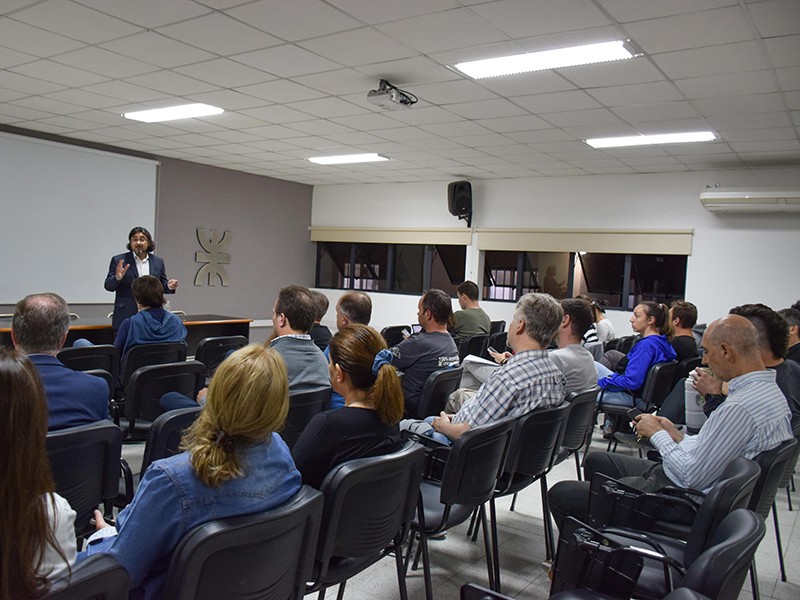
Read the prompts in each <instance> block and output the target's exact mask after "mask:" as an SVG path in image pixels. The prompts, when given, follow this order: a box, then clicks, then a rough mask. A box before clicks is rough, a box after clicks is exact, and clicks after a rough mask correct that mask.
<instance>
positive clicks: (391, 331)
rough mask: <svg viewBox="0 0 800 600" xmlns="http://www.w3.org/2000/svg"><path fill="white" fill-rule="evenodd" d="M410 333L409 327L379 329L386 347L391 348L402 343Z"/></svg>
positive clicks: (391, 326) (392, 326)
mask: <svg viewBox="0 0 800 600" xmlns="http://www.w3.org/2000/svg"><path fill="white" fill-rule="evenodd" d="M411 331H412V328H411V325H389V326H388V327H384V328H383V329H381V335H382V336H383V339H384V340H386V345H387V346H389V348H391V347H392V346H397V344H399V343H400V342H402V341H403V340H404V339H406V338H405V336H406V335H409V334H410V333H411Z"/></svg>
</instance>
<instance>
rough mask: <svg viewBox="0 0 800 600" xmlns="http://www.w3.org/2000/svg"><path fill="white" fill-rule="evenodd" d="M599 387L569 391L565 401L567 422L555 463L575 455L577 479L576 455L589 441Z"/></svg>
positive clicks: (578, 460)
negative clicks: (567, 403) (582, 390)
mask: <svg viewBox="0 0 800 600" xmlns="http://www.w3.org/2000/svg"><path fill="white" fill-rule="evenodd" d="M598 393H600V388H592V389H591V390H587V391H585V392H570V393H569V394H567V398H566V400H567V402H569V405H570V409H569V415H567V422H566V425H565V426H564V437H563V439H562V440H561V447H560V448H559V449H558V453H557V454H556V458H555V464H556V465H558V464H561V463H562V462H564V461H565V460H567V459H568V458H569V457H570V455H572V456H574V457H575V469H576V470H577V472H578V481H581V479H582V474H581V461H580V458H579V457H578V455H579V454H580V451H581V450H582V449H583V447H584V446H585V445H588V444H589V443H590V442H591V435H592V429H593V428H594V419H595V416H594V415H595V408H596V406H597V394H598Z"/></svg>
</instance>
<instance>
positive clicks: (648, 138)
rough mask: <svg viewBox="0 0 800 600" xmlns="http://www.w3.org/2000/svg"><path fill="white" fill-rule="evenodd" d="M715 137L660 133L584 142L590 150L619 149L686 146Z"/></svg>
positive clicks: (694, 132)
mask: <svg viewBox="0 0 800 600" xmlns="http://www.w3.org/2000/svg"><path fill="white" fill-rule="evenodd" d="M715 139H717V136H716V135H714V134H713V133H712V132H710V131H689V132H687V133H662V134H658V135H629V136H624V137H612V138H593V139H590V140H586V143H587V144H589V145H590V146H591V147H592V148H619V147H623V146H652V145H653V144H686V143H689V142H713V141H714V140H715Z"/></svg>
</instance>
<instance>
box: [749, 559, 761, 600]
mask: <svg viewBox="0 0 800 600" xmlns="http://www.w3.org/2000/svg"><path fill="white" fill-rule="evenodd" d="M750 589H751V590H752V593H753V600H761V592H760V591H759V589H758V572H757V571H756V558H755V556H754V557H753V562H751V563H750Z"/></svg>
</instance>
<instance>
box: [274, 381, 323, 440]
mask: <svg viewBox="0 0 800 600" xmlns="http://www.w3.org/2000/svg"><path fill="white" fill-rule="evenodd" d="M330 401H331V388H329V387H323V388H318V389H315V390H309V391H307V392H297V393H294V394H289V414H288V415H287V417H286V423H284V425H283V430H281V432H280V434H281V437H282V438H283V441H284V442H286V445H287V446H289V448H292V447H294V444H295V442H296V441H297V439H298V438H299V437H300V434H301V433H303V430H304V429H305V428H306V426H307V425H308V424H309V423H310V422H311V419H313V418H314V417H315V416H316V415H317V413H321V412H322V411H323V410H325V408H326V407H327V406H328V404H329V403H330Z"/></svg>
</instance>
